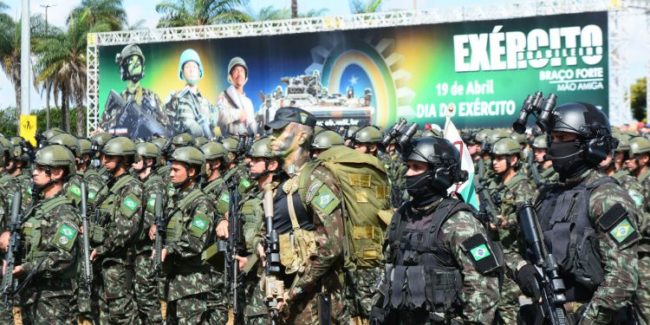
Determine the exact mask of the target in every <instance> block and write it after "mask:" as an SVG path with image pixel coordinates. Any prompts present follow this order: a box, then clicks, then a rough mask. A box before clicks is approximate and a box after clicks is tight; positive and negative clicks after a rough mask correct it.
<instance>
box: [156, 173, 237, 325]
mask: <svg viewBox="0 0 650 325" xmlns="http://www.w3.org/2000/svg"><path fill="white" fill-rule="evenodd" d="M167 211H170V212H169V221H168V223H167V232H166V235H167V237H166V238H165V241H166V243H165V249H166V250H167V252H168V255H167V257H166V259H165V261H164V263H165V268H166V269H167V270H168V272H167V281H168V285H169V293H168V297H167V299H168V314H169V316H168V318H172V319H174V320H175V321H177V322H178V324H202V323H208V324H225V323H226V320H227V318H228V316H227V304H226V303H225V302H224V301H223V298H224V297H222V296H221V295H220V293H221V292H223V290H224V288H223V283H222V282H221V281H220V280H221V278H222V277H221V276H220V275H219V274H218V273H217V272H215V271H214V268H213V267H212V266H211V265H210V264H209V263H208V262H207V261H205V260H204V258H203V256H202V255H203V253H204V252H205V251H206V250H207V249H208V248H210V247H215V249H216V245H214V237H215V235H214V218H213V213H214V212H213V211H214V205H213V204H212V202H211V200H210V198H209V197H208V196H206V195H205V194H204V193H203V192H201V190H200V188H199V186H198V185H193V186H192V187H190V188H187V189H184V190H182V191H177V192H176V193H175V194H174V196H173V197H172V198H171V199H170V201H169V203H168V208H167Z"/></svg>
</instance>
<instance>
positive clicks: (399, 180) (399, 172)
mask: <svg viewBox="0 0 650 325" xmlns="http://www.w3.org/2000/svg"><path fill="white" fill-rule="evenodd" d="M379 158H380V159H381V161H382V163H383V164H384V168H385V169H386V173H387V174H388V180H389V181H390V186H391V203H393V208H397V207H398V205H397V204H395V203H397V202H398V201H399V200H403V199H404V197H405V196H404V194H405V193H404V192H405V191H404V186H405V185H404V174H405V173H406V164H405V163H404V161H402V159H401V157H400V155H399V154H398V153H395V154H393V155H390V156H389V155H381V156H379Z"/></svg>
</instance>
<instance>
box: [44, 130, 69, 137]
mask: <svg viewBox="0 0 650 325" xmlns="http://www.w3.org/2000/svg"><path fill="white" fill-rule="evenodd" d="M64 133H65V131H63V130H61V129H59V128H51V129H48V130H46V131H45V132H43V136H44V137H45V139H46V140H49V139H50V138H52V137H53V136H55V135H59V134H64Z"/></svg>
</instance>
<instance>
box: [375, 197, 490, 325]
mask: <svg viewBox="0 0 650 325" xmlns="http://www.w3.org/2000/svg"><path fill="white" fill-rule="evenodd" d="M454 201H456V200H453V199H444V200H443V199H438V200H436V201H434V202H433V203H429V204H428V205H426V206H423V207H419V208H414V207H413V206H412V203H411V202H409V203H406V204H405V205H403V206H402V207H401V208H400V209H399V210H398V211H397V213H396V215H395V216H394V217H393V219H392V222H391V225H390V226H389V233H388V236H387V242H386V244H385V247H386V251H385V253H384V254H385V256H386V264H387V266H388V265H391V266H392V267H393V271H394V272H391V274H392V275H394V276H395V277H394V278H390V277H392V275H389V274H385V275H384V276H385V277H384V280H383V284H382V286H381V289H380V291H381V294H382V295H383V301H381V298H380V300H379V305H380V306H381V305H383V308H384V310H385V311H386V312H387V314H386V318H385V319H384V321H385V322H384V323H385V324H408V325H414V324H448V323H449V322H450V321H451V322H452V323H453V322H454V321H456V322H459V323H462V324H490V323H491V322H492V321H493V319H494V317H495V312H496V307H497V302H498V301H499V281H498V277H497V273H496V272H495V271H487V272H484V273H483V274H482V273H481V272H479V271H478V270H477V269H476V267H475V260H480V259H482V258H483V257H488V256H490V255H493V254H495V252H494V251H493V250H489V251H488V252H491V253H492V254H490V253H487V254H486V252H485V251H483V253H480V254H479V252H478V251H475V248H476V247H468V248H465V245H464V244H465V243H466V242H467V241H468V240H469V239H470V238H472V237H475V236H476V235H480V236H482V237H483V238H487V232H486V230H485V228H484V227H483V226H482V225H481V223H480V221H479V220H477V218H476V217H475V216H474V215H473V214H472V212H471V210H469V208H468V209H467V210H459V211H456V212H453V210H449V211H450V212H448V213H450V214H448V215H447V216H443V218H444V219H442V220H439V219H438V217H435V218H434V214H435V213H436V211H437V210H438V209H442V205H443V204H448V202H452V203H451V204H453V202H454ZM456 202H457V201H456ZM437 222H440V223H442V224H441V225H440V228H438V232H437V233H438V235H437V243H436V244H435V247H434V246H433V244H431V240H432V239H431V238H429V239H428V240H427V241H426V242H425V241H424V239H420V242H421V243H422V244H423V245H431V249H432V251H433V252H432V253H429V252H425V251H424V250H421V251H420V253H419V254H420V256H421V257H422V258H420V259H418V258H417V257H415V260H414V261H411V262H408V261H406V260H405V259H406V258H407V257H406V256H407V255H408V253H407V252H408V251H410V250H414V249H416V248H415V247H413V246H411V244H413V239H415V238H416V236H417V233H419V231H426V229H431V230H432V231H435V230H434V229H433V226H434V224H435V223H437ZM392 236H394V239H395V240H396V241H395V242H392V241H391V237H392ZM409 243H410V244H409ZM437 254H440V255H439V256H438V255H437ZM427 255H434V258H433V259H434V260H437V259H438V257H439V258H443V255H444V258H449V259H450V260H452V261H453V263H454V264H456V265H458V268H457V269H451V270H450V269H446V271H447V272H459V274H460V278H462V281H458V280H459V279H456V280H455V281H452V282H453V283H452V285H454V286H455V287H456V288H455V290H457V293H456V295H455V296H454V297H445V298H442V297H439V296H438V293H435V294H434V296H430V295H429V293H428V292H427V293H426V294H425V291H426V290H427V289H431V290H433V286H427V285H426V283H427V282H428V281H429V280H428V276H427V277H426V278H427V280H425V279H424V276H420V277H422V280H421V281H422V283H415V284H414V285H415V286H416V287H417V288H416V287H410V286H409V287H408V288H406V287H401V288H400V289H401V293H398V292H396V291H395V290H396V289H395V286H393V289H392V290H391V289H390V286H391V285H393V280H394V279H396V278H398V275H397V274H398V273H401V272H400V271H399V270H400V267H406V268H407V269H406V270H405V271H404V273H405V274H409V273H410V272H409V271H410V270H411V269H413V270H418V268H417V267H419V266H423V267H424V268H425V269H426V268H427V267H428V266H427V265H426V264H425V263H428V262H424V261H430V260H431V258H429V257H428V256H427ZM398 256H402V257H401V258H399V259H403V260H404V261H401V262H400V261H399V260H398ZM441 267H442V266H441ZM424 272H426V274H431V275H433V271H429V270H428V269H426V271H424ZM431 281H434V280H433V279H431ZM448 281H449V280H448ZM436 283H437V282H436ZM442 283H443V282H440V284H442ZM437 284H438V283H437ZM445 284H446V285H447V286H446V287H445V289H440V288H439V290H440V292H439V293H440V296H443V295H445V294H447V293H448V292H447V291H449V290H451V288H449V287H448V286H449V282H445ZM421 287H422V288H421ZM417 291H422V292H421V294H420V295H425V296H426V298H424V301H420V302H418V303H414V300H415V299H416V298H417V295H416V294H415V292H417ZM443 291H444V292H443ZM452 292H453V291H452ZM431 299H436V300H437V301H438V302H437V303H440V300H441V299H444V300H445V303H448V304H449V305H450V306H445V309H446V310H445V311H441V310H440V311H439V310H436V312H433V310H429V309H430V307H429V306H430V304H432V303H433V302H431V301H429V302H427V300H431ZM458 302H462V305H457V303H458ZM413 305H414V306H418V307H413ZM441 305H442V304H441ZM437 307H439V306H438V305H436V308H437Z"/></svg>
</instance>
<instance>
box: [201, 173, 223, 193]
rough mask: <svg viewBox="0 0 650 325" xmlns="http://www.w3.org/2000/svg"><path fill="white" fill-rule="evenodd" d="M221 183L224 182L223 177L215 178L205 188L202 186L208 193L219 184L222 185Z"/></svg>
mask: <svg viewBox="0 0 650 325" xmlns="http://www.w3.org/2000/svg"><path fill="white" fill-rule="evenodd" d="M223 184H225V181H224V179H223V177H220V178H217V179H216V180H214V181H212V182H210V183H208V185H206V186H205V188H203V191H204V192H206V193H209V192H211V191H212V190H214V189H215V188H216V187H217V186H220V185H223Z"/></svg>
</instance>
